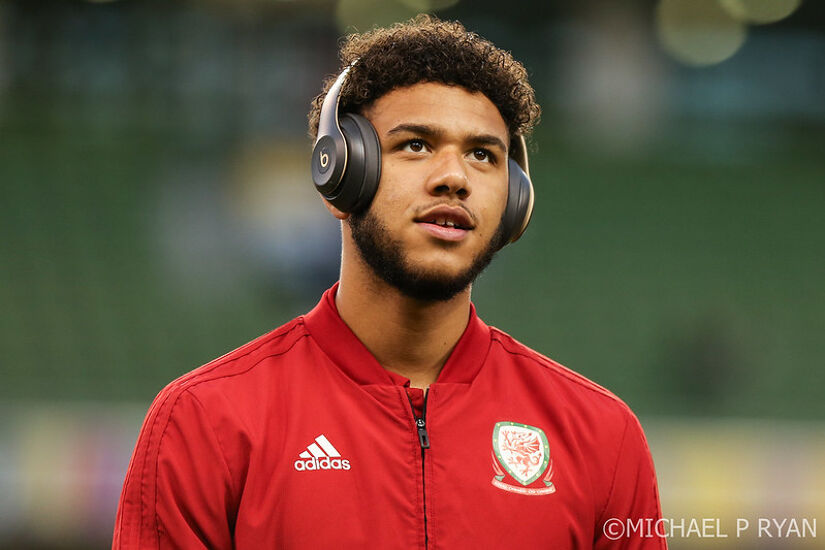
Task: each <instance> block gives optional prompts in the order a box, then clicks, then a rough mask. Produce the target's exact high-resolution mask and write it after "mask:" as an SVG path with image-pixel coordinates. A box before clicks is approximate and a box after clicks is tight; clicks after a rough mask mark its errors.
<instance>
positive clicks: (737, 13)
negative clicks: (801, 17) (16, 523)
mask: <svg viewBox="0 0 825 550" xmlns="http://www.w3.org/2000/svg"><path fill="white" fill-rule="evenodd" d="M719 3H720V4H721V5H722V7H723V8H725V9H726V10H727V11H728V13H730V14H731V15H732V16H733V17H734V18H736V19H737V20H739V21H743V22H745V23H756V24H764V23H775V22H776V21H780V20H782V19H785V18H786V17H788V16H789V15H790V14H792V13H793V12H794V11H796V9H797V8H798V7H799V5H800V4H801V3H802V0H719Z"/></svg>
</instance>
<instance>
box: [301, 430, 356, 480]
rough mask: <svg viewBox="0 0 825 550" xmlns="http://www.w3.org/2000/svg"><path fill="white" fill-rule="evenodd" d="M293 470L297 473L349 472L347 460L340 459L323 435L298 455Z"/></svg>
mask: <svg viewBox="0 0 825 550" xmlns="http://www.w3.org/2000/svg"><path fill="white" fill-rule="evenodd" d="M294 465H295V469H296V470H298V471H299V472H303V471H307V470H310V471H311V470H349V469H350V465H349V460H347V459H345V458H341V453H339V452H338V449H336V448H335V447H334V446H333V445H332V443H330V442H329V439H327V438H326V436H325V435H324V434H321V435H319V436H318V437H316V438H315V443H311V444H310V445H309V446H308V447H307V450H306V451H304V452H302V453H301V454H299V455H298V460H296V461H295V464H294Z"/></svg>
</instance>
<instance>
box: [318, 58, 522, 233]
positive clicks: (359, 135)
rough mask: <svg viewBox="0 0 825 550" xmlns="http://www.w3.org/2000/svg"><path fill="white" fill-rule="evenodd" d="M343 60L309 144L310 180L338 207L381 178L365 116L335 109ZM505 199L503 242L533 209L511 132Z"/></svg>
mask: <svg viewBox="0 0 825 550" xmlns="http://www.w3.org/2000/svg"><path fill="white" fill-rule="evenodd" d="M351 68H352V65H349V66H347V67H346V68H345V69H344V70H343V71H342V72H341V74H340V75H338V78H337V79H335V82H334V83H333V84H332V86H331V87H330V89H329V91H328V92H327V95H326V97H324V101H323V103H322V104H321V114H320V118H319V121H318V137H317V139H316V140H315V146H314V148H313V149H312V161H311V162H312V181H313V182H314V183H315V188H316V189H317V190H318V192H319V193H321V195H323V197H324V198H325V199H327V200H328V201H329V202H330V203H332V205H333V206H335V207H336V208H337V209H338V210H341V211H342V212H358V211H361V210H363V209H365V208H367V207H368V206H369V204H370V202H371V201H372V199H373V197H374V196H375V192H376V191H377V190H378V182H379V180H380V179H381V143H380V142H379V140H378V134H377V133H376V131H375V128H374V127H373V126H372V124H371V123H370V121H368V120H367V119H366V118H365V117H363V116H361V115H359V114H356V113H344V114H341V115H339V114H338V103H339V100H340V97H341V88H342V87H343V85H344V82H345V81H346V78H347V73H349V71H350V69H351ZM507 167H508V173H509V182H508V189H507V205H506V206H505V207H504V213H503V214H502V217H501V223H502V224H503V226H504V237H505V238H504V241H503V242H504V244H509V243H512V242H515V241H516V240H518V238H519V237H521V235H522V233H524V230H525V229H527V224H528V223H530V217H531V215H532V213H533V183H532V182H531V181H530V172H529V167H528V164H527V146H526V143H525V141H524V136H521V135H518V136H515V139H513V140H512V143H511V144H510V157H509V158H508V163H507Z"/></svg>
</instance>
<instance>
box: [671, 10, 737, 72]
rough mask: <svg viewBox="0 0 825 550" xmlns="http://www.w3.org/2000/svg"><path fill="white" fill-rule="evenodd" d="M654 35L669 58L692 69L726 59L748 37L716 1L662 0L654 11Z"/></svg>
mask: <svg viewBox="0 0 825 550" xmlns="http://www.w3.org/2000/svg"><path fill="white" fill-rule="evenodd" d="M656 31H657V33H658V36H659V41H660V42H661V44H662V46H663V47H664V49H665V50H666V51H667V52H668V53H669V54H670V55H672V56H673V57H674V58H675V59H677V60H679V61H681V62H682V63H685V64H687V65H693V66H705V65H713V64H716V63H721V62H722V61H724V60H726V59H728V58H729V57H731V56H732V55H733V54H735V53H736V51H737V50H738V49H739V48H740V47H741V46H742V44H743V43H744V41H745V36H746V34H747V28H746V26H745V24H744V23H742V22H741V21H738V20H736V19H734V18H733V17H732V16H731V14H730V13H728V11H727V10H725V9H724V8H722V6H721V5H720V4H719V2H717V1H716V0H661V2H659V5H658V6H657V9H656Z"/></svg>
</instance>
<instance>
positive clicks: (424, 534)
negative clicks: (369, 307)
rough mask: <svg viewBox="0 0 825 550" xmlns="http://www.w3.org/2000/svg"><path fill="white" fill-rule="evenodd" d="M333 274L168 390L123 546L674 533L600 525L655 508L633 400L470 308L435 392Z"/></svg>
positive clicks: (481, 544) (126, 501) (120, 536)
mask: <svg viewBox="0 0 825 550" xmlns="http://www.w3.org/2000/svg"><path fill="white" fill-rule="evenodd" d="M336 288H337V285H336V287H333V288H332V289H330V290H329V291H327V292H326V293H325V294H324V296H323V298H322V299H321V302H320V303H319V304H318V306H317V307H316V308H315V309H313V310H312V311H311V312H310V313H309V314H307V315H305V316H302V317H299V318H297V319H295V320H293V321H292V322H290V323H288V324H286V325H284V326H282V327H280V328H278V329H276V330H274V331H273V332H271V333H269V334H266V335H264V336H262V337H260V338H258V339H257V340H254V341H253V342H250V343H249V344H247V345H245V346H243V347H241V348H239V349H237V350H235V351H233V352H231V353H229V354H227V355H225V356H223V357H221V358H219V359H217V360H215V361H213V362H211V363H209V364H207V365H204V366H203V367H200V368H199V369H196V370H195V371H193V372H191V373H189V374H187V375H185V376H183V377H182V378H180V379H178V380H176V381H174V382H172V383H171V384H170V385H169V386H167V387H166V388H165V389H164V390H163V391H161V392H160V394H159V395H158V397H157V398H156V399H155V401H154V402H153V404H152V406H151V408H150V409H149V413H148V415H147V417H146V420H145V422H144V424H143V428H142V429H141V433H140V436H139V438H138V442H137V446H136V448H135V451H134V454H133V456H132V460H131V463H130V464H129V470H128V473H127V476H126V481H125V483H124V487H123V493H122V495H121V499H120V506H119V509H118V514H117V521H116V526H115V534H114V542H113V548H115V549H120V548H123V549H137V548H141V549H143V548H153V549H154V548H187V549H188V548H214V549H229V548H235V549H238V550H242V549H243V550H246V549H255V550H257V549H271V548H284V549H293V548H301V549H325V548H334V549H336V550H343V549H350V548H352V549H356V548H357V549H362V548H379V549H385V548H386V549H390V548H398V549H404V550H409V549H411V548H429V549H448V550H460V549H465V548H467V549H474V550H478V549H513V548H520V549H533V548H535V549H542V550H547V549H566V548H571V549H572V548H656V549H662V548H665V547H666V545H665V541H664V539H662V538H657V537H655V536H650V535H651V533H647V535H648V536H640V535H638V534H637V535H636V536H620V537H618V539H617V540H611V539H610V538H608V537H607V536H605V533H604V532H603V525H604V523H605V522H608V521H609V520H612V518H618V520H619V521H622V522H624V521H626V520H630V521H633V522H636V521H639V520H641V521H644V522H648V524H649V522H655V521H656V520H657V519H658V518H659V517H660V509H659V500H658V494H657V487H656V478H655V474H654V470H653V464H652V461H651V458H650V453H649V451H648V448H647V443H646V441H645V438H644V435H643V433H642V430H641V427H640V425H639V422H638V421H637V419H636V417H635V416H634V415H633V413H632V412H631V411H630V409H629V408H628V407H627V406H626V405H625V404H624V403H623V402H622V401H620V400H619V399H618V398H616V397H615V396H613V395H612V394H611V393H609V392H608V391H607V390H605V389H603V388H601V387H599V386H598V385H596V384H594V383H592V382H590V381H588V380H587V379H585V378H583V377H582V376H580V375H578V374H575V373H573V372H571V371H570V370H568V369H566V368H564V367H562V366H560V365H558V364H557V363H554V362H553V361H551V360H550V359H547V358H546V357H544V356H542V355H540V354H538V353H536V352H534V351H532V350H530V349H528V348H526V347H525V346H523V345H522V344H520V343H518V342H516V341H515V340H513V339H512V338H511V337H510V336H508V335H507V334H505V333H503V332H501V331H499V330H497V329H495V328H491V327H489V326H487V325H485V324H484V323H483V322H482V321H481V320H480V319H479V318H478V317H477V316H476V314H475V309H474V308H473V309H472V310H471V314H470V320H469V324H468V326H467V329H466V331H465V332H464V334H463V336H462V337H461V339H460V340H459V342H458V344H457V345H456V347H455V349H454V350H453V352H452V354H451V356H450V358H449V360H448V361H447V363H446V364H445V366H444V368H443V370H442V372H441V373H440V375H439V377H438V380H437V381H436V382H435V383H434V384H432V385H431V386H430V388H429V390H428V392H427V393H426V395H425V393H424V392H423V391H422V390H418V389H414V388H410V387H409V381H408V380H407V379H405V378H403V377H401V376H399V375H396V374H394V373H391V372H389V371H386V370H385V369H383V368H382V367H381V365H379V364H378V362H377V361H376V360H375V358H374V357H372V355H370V353H369V352H368V351H367V349H366V348H365V347H364V346H363V345H362V344H361V343H360V341H359V340H358V339H357V338H356V337H355V335H354V334H353V333H352V332H351V331H350V330H349V328H348V327H347V326H346V325H345V324H344V322H343V321H342V320H341V318H340V317H339V316H338V312H337V310H336V308H335V301H334V297H335V291H336ZM612 521H616V520H612ZM654 531H655V530H654ZM614 533H616V531H615V530H613V531H611V534H614ZM654 534H655V533H654ZM614 538H615V536H614Z"/></svg>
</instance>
